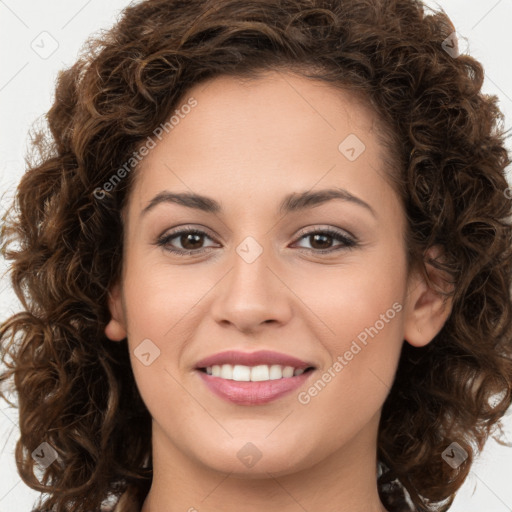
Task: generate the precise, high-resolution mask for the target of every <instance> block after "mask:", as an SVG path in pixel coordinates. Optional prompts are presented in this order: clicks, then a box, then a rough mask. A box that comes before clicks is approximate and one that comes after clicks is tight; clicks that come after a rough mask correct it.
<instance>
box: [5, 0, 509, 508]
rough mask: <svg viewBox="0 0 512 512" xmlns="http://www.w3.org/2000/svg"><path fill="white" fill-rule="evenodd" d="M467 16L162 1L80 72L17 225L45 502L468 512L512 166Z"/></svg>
mask: <svg viewBox="0 0 512 512" xmlns="http://www.w3.org/2000/svg"><path fill="white" fill-rule="evenodd" d="M453 31H454V29H453V25H452V24H451V22H450V20H449V19H448V18H447V16H446V15H445V14H444V13H443V12H434V13H433V14H432V15H427V14H426V13H425V12H424V7H423V5H422V3H421V2H419V1H414V0H396V1H393V2H383V1H379V2H375V1H371V2H370V1H364V0H352V1H343V2H341V1H339V0H336V1H334V0H330V1H327V0H315V1H312V0H311V1H310V0H301V1H296V0H294V1H291V0H290V1H283V0H281V1H279V2H278V1H270V0H269V1H258V2H254V1H240V0H236V1H234V0H222V1H215V2H207V1H198V0H193V1H187V2H178V1H169V0H149V1H145V2H142V3H140V4H138V5H135V6H132V7H129V8H127V9H126V10H125V11H124V13H123V16H122V18H121V19H120V21H119V22H118V23H117V24H116V26H115V27H114V28H113V29H112V30H111V31H110V32H108V33H106V34H104V35H103V36H101V37H100V38H98V39H96V40H93V41H91V45H90V51H89V52H88V53H84V54H83V55H82V56H81V57H80V59H79V60H78V61H77V63H76V64H75V65H74V66H73V67H71V68H70V69H68V70H66V71H64V72H62V73H61V74H60V76H59V78H58V84H57V89H56V99H55V103H54V105H53V107H52V108H51V110H50V111H49V113H48V121H49V127H50V130H51V136H49V135H48V136H47V139H44V138H39V139H38V140H36V141H34V143H35V144H36V145H37V146H38V147H39V148H40V149H41V151H42V158H41V159H40V160H39V161H37V162H33V163H32V165H31V168H30V169H29V170H28V172H27V173H26V174H25V175H24V177H23V179H22V181H21V183H20V186H19V189H18V192H17V196H16V202H15V205H14V206H15V207H16V208H15V209H13V210H12V213H11V214H10V215H8V216H7V217H6V218H5V219H4V225H3V230H2V247H3V253H4V255H5V257H6V258H8V259H9V260H10V261H12V268H11V272H12V274H11V276H12V284H13V287H14V289H15V291H16V292H17V294H18V296H19V297H20V299H21V300H22V303H23V306H24V307H25V311H23V312H21V313H19V314H18V315H15V316H13V317H11V318H9V319H8V320H7V321H6V322H4V324H3V325H2V328H1V330H0V339H1V340H2V350H3V357H4V360H5V357H6V356H7V354H9V355H10V357H11V359H12V361H11V364H10V365H9V366H8V369H7V370H6V371H5V372H4V373H3V374H2V377H1V378H2V380H3V381H7V379H9V378H14V389H15V391H16V392H17V393H18V396H19V399H18V402H19V407H20V430H21V438H20V440H19V442H18V444H17V450H16V455H17V464H18V469H19V472H20V475H21V476H22V478H23V480H24V481H25V482H26V483H27V485H30V486H31V487H32V488H34V489H37V490H40V491H42V492H44V493H46V495H47V498H46V499H45V500H44V501H41V503H40V504H39V505H38V506H40V507H41V510H56V511H57V512H60V511H64V510H73V511H77V512H78V511H84V512H85V511H90V510H99V509H100V508H101V509H102V510H115V511H117V512H120V511H123V512H124V511H128V510H130V511H132V510H134V511H141V510H142V512H159V511H163V510H165V511H167V512H169V511H170V512H175V511H180V510H189V511H195V510H198V511H212V512H213V511H218V510H223V511H228V512H229V511H234V510H240V509H242V510H244V511H248V512H253V511H260V510H268V511H274V510H279V511H285V512H287V511H292V510H299V509H301V510H318V511H324V510H339V511H348V510H350V511H351V512H354V511H363V510H364V511H369V510H370V511H379V512H380V511H389V512H391V511H406V510H422V511H434V510H442V511H444V510H448V509H449V507H450V505H451V503H452V501H453V499H454V496H455V493H456V492H457V490H458V489H459V488H460V486H461V485H462V483H463V482H464V479H465V478H466V476H467V474H468V472H469V470H470V467H471V464H472V462H473V460H474V458H475V456H476V455H477V453H478V451H479V450H481V449H482V447H483V445H484V443H485V441H486V439H487V438H488V437H489V436H490V435H491V433H492V432H493V430H494V429H495V428H496V426H498V425H499V420H500V418H501V417H502V416H503V415H504V414H505V412H506V410H507V407H508V406H509V405H510V404H511V400H512V397H511V395H512V362H511V360H510V356H511V352H512V315H511V312H512V311H511V297H510V285H511V278H510V276H511V268H512V254H511V246H512V244H511V241H512V236H511V235H512V231H511V225H510V218H509V216H510V213H511V208H510V199H509V198H508V197H507V182H506V179H505V169H506V167H507V165H508V164H509V163H510V159H509V155H508V154H507V151H506V149H505V147H504V134H503V133H502V132H500V131H499V130H498V129H497V121H498V120H499V119H500V115H501V113H500V111H499V109H498V107H497V105H496V98H494V97H487V96H485V95H483V94H482V93H481V92H480V88H481V85H482V81H483V70H482V66H481V65H480V63H478V62H477V61H476V60H475V59H474V58H472V57H470V56H467V55H458V53H457V51H456V38H455V36H454V33H453ZM45 140H46V141H49V144H47V145H45ZM15 339H16V343H15ZM4 398H5V397H4ZM37 466H38V467H39V469H41V468H42V470H43V471H42V474H43V478H42V480H41V483H40V482H39V481H37V479H36V478H35V477H34V475H33V471H34V468H35V467H37Z"/></svg>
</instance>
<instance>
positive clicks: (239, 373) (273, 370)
mask: <svg viewBox="0 0 512 512" xmlns="http://www.w3.org/2000/svg"><path fill="white" fill-rule="evenodd" d="M206 373H207V374H208V375H212V376H213V377H220V378H222V379H228V380H236V381H238V382H249V381H251V382H261V381H265V380H276V379H283V378H290V377H294V376H297V375H302V374H303V373H304V370H303V369H299V368H297V369H295V368H294V367H293V366H281V365H280V364H272V365H267V364H260V365H258V366H244V365H241V364H235V365H231V364H223V365H218V364H214V365H213V366H208V367H207V368H206Z"/></svg>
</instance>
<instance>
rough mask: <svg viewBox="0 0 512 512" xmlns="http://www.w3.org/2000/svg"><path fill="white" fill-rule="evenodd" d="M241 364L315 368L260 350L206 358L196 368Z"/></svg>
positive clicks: (305, 363)
mask: <svg viewBox="0 0 512 512" xmlns="http://www.w3.org/2000/svg"><path fill="white" fill-rule="evenodd" d="M223 364H231V365H235V364H240V365H244V366H258V365H261V364H267V365H272V364H279V365H282V366H293V367H294V368H296V369H298V368H300V369H303V370H305V369H306V368H309V367H310V366H312V367H313V366H314V365H313V364H312V363H309V362H307V361H302V360H300V359H297V358H296V357H293V356H290V355H288V354H281V353H279V352H273V351H270V350H259V351H257V352H240V351H238V350H227V351H225V352H219V353H217V354H213V355H211V356H208V357H205V358H204V359H201V360H200V361H198V362H197V363H196V368H207V367H208V366H213V365H223Z"/></svg>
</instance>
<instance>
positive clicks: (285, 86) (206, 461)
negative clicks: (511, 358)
mask: <svg viewBox="0 0 512 512" xmlns="http://www.w3.org/2000/svg"><path fill="white" fill-rule="evenodd" d="M190 97H194V98H195V99H196V100H197V106H195V107H194V108H193V109H192V110H191V112H190V113H189V114H187V115H186V116H184V118H183V119H180V122H179V124H177V125H176V126H175V127H174V128H173V129H172V130H171V131H169V132H168V133H167V134H165V136H164V137H163V138H162V140H161V141H160V142H158V144H157V145H156V147H154V148H153V149H151V151H149V153H148V155H147V156H145V157H144V159H143V160H142V162H141V164H140V166H139V168H138V169H137V175H136V180H135V182H134V186H133V189H132V190H131V193H130V196H129V201H128V203H127V205H126V209H125V211H124V212H123V216H124V217H123V219H124V222H125V233H124V236H125V245H124V255H123V270H122V277H121V280H120V282H119V283H117V284H116V285H115V286H114V287H113V288H112V290H111V295H110V302H109V307H110V312H111V321H110V322H109V324H108V325H107V326H106V329H105V333H106V335H107V336H108V338H110V339H111V340H113V341H120V340H122V339H124V338H125V337H128V343H129V348H130V356H131V364H132V368H133V372H134V376H135V379H136V382H137V386H138V388H139V390H140V393H141V396H142V398H143V400H144V402H145V404H146V406H147V407H148V410H149V412H150V413H151V416H152V418H153V431H152V441H153V468H154V477H153V483H152V487H151V490H150V492H149V494H148V497H147V499H146V501H145V503H144V506H143V509H142V511H143V512H164V511H165V512H178V511H182V512H183V511H189V512H192V511H195V510H197V511H200V512H218V511H220V510H222V511H223V512H235V511H237V512H238V511H239V510H241V509H243V510H244V512H261V510H266V511H267V512H274V511H275V512H277V511H279V512H297V511H303V510H317V511H322V512H324V511H325V512H327V511H329V512H331V511H336V512H345V511H347V512H348V511H350V512H358V511H361V512H362V511H365V512H368V511H375V512H379V511H380V512H382V511H385V508H384V507H383V505H382V503H381V502H380V500H379V497H378V493H377V483H376V449H377V432H378V423H379V418H380V414H381V408H382V405H383V403H384V401H385V399H386V396H387V394H388V392H389V389H390V386H391V384H392V382H393V378H394V375H395V371H396V368H397V364H398V359H399V354H400V349H401V346H402V344H403V343H404V340H405V342H406V343H410V344H412V345H414V346H418V347H419V346H424V345H426V344H427V343H429V342H430V341H431V340H432V339H433V338H434V336H435V335H436V334H437V333H438V332H439V330H440V329H441V328H442V326H443V324H444V323H445V321H446V319H447V318H448V315H449V313H450V311H451V304H450V303H449V302H443V300H442V298H441V297H440V296H438V295H436V294H435V293H434V292H433V290H432V289H430V288H429V287H428V285H427V283H426V282H425V280H424V279H423V277H422V276H421V275H420V274H419V273H416V272H412V273H411V274H410V275H409V276H408V275H407V272H406V258H405V255H406V248H405V246H404V242H403V238H402V237H403V233H404V229H405V222H406V219H405V215H404V212H403V210H402V207H401V205H400V202H399V201H398V197H397V195H396V194H395V192H394V190H393V189H392V188H391V186H390V185H389V184H388V182H387V181H386V176H385V171H384V168H383V154H384V153H383V151H384V149H383V148H382V147H381V146H380V145H379V143H378V141H377V138H376V130H378V125H377V118H376V114H375V113H374V112H373V111H372V110H371V109H369V108H368V107H367V106H366V105H365V104H362V103H360V102H359V101H357V100H356V98H355V97H353V96H352V95H351V94H350V93H348V92H340V91H339V90H335V89H333V88H331V86H329V85H328V84H325V83H323V82H319V81H313V80H310V79H306V78H302V77H300V76H297V75H294V74H292V73H285V72H276V71H272V72H267V73H265V74H262V75H261V76H260V77H258V79H257V80H253V81H241V80H240V79H239V78H233V77H225V76H223V77H218V78H215V79H213V80H210V81H209V82H207V83H206V87H205V84H201V85H198V86H195V87H193V88H192V89H190V90H189V91H188V92H187V94H186V97H185V99H184V101H183V102H182V104H184V103H185V102H186V100H187V99H188V98H190ZM349 134H355V135H356V136H357V137H358V138H359V139H360V140H361V141H363V143H364V145H365V147H366V149H365V150H364V151H363V152H362V153H361V154H360V156H359V157H358V158H356V159H355V160H354V161H350V160H349V159H347V158H346V157H345V156H344V154H342V153H341V152H340V151H339V149H338V146H339V144H340V142H342V141H343V140H344V139H345V138H346V137H347V135H349ZM332 187H342V188H345V189H347V190H348V191H350V192H351V193H352V194H353V195H355V196H357V197H359V198H361V199H362V200H364V201H365V202H367V203H368V204H369V205H370V206H371V207H372V208H373V210H374V212H375V216H374V215H372V213H371V212H370V211H369V210H368V209H367V208H364V207H362V206H360V205H358V204H356V203H354V202H349V201H342V200H339V199H335V200H330V201H327V202H325V203H322V204H319V205H316V206H314V207H310V208H308V209H305V210H302V211H297V212H292V213H288V214H287V215H284V216H283V215H279V213H278V211H277V208H278V205H279V204H280V201H281V200H282V198H283V197H284V196H285V195H287V194H289V193H292V192H300V191H306V190H311V189H313V190H319V189H324V188H332ZM163 190H168V191H172V192H194V193H198V194H202V195H206V196H209V197H211V198H213V199H215V200H217V201H218V202H220V203H221V205H222V211H221V212H220V213H208V212H202V211H199V210H195V209H191V208H187V207H185V206H182V205H179V204H176V203H171V202H166V203H165V202H164V203H160V204H158V205H157V206H155V207H154V208H153V209H151V210H149V211H148V212H147V213H146V214H145V215H142V216H141V212H142V210H143V209H144V208H145V207H146V206H147V205H148V203H149V202H150V200H151V199H152V198H153V197H154V196H156V195H157V194H158V193H160V192H161V191H163ZM178 226H180V227H183V226H191V227H195V228H197V229H201V230H203V231H205V232H206V233H207V235H206V236H204V237H202V238H199V240H195V239H192V240H191V239H190V238H187V237H186V236H182V237H180V236H177V237H175V238H173V239H172V241H171V242H168V247H169V246H172V247H174V248H177V249H180V248H188V249H194V248H196V250H197V249H200V248H204V247H209V249H207V252H205V253H202V254H198V255H185V256H178V255H174V254H172V253H170V252H168V251H166V249H165V248H164V247H161V246H158V245H156V244H155V242H156V241H157V239H158V238H159V237H160V236H161V235H162V234H165V233H169V232H170V231H171V229H172V228H176V227H178ZM326 227H332V228H333V229H336V230H337V231H339V232H341V233H342V234H344V235H346V236H352V238H353V237H355V238H356V239H357V241H358V245H357V246H356V247H353V248H347V247H345V246H344V245H343V242H340V241H339V240H337V239H335V238H329V237H328V236H327V238H326V239H322V240H320V242H318V241H317V242H315V239H314V238H313V237H311V236H304V235H303V234H301V233H299V230H301V229H302V228H307V230H308V232H310V233H316V232H318V231H320V232H321V231H322V228H326ZM248 236H251V237H252V238H253V239H254V240H255V241H256V242H257V243H258V244H259V246H260V247H261V249H262V251H263V252H262V253H261V254H260V255H259V257H257V258H256V259H255V261H253V262H252V263H248V262H247V261H246V260H245V259H244V258H242V257H241V256H239V254H238V253H237V251H236V248H237V247H238V246H239V245H240V244H241V242H242V241H243V240H244V239H245V238H246V237H248ZM324 236H325V235H324ZM182 244H183V245H182ZM340 247H341V250H338V251H334V252H332V253H331V254H320V253H318V251H319V250H320V249H322V248H324V249H329V248H340ZM308 249H309V252H308ZM250 250H254V249H250ZM437 250H438V249H437V248H433V249H432V250H431V255H435V254H438V253H437ZM315 251H316V252H315ZM432 272H434V270H432ZM431 277H432V278H433V279H434V280H436V279H437V276H436V275H435V274H434V273H432V274H431ZM394 303H398V304H400V305H401V306H402V307H401V308H400V311H399V312H396V315H394V318H392V319H391V320H389V321H388V322H384V327H383V328H381V329H380V330H379V331H378V334H377V335H374V337H373V338H368V343H367V345H366V346H364V345H362V344H361V343H359V345H361V347H362V349H361V350H360V351H359V352H358V353H357V355H354V357H353V358H352V359H351V360H350V361H347V364H346V365H345V366H344V367H343V369H342V370H341V371H339V372H334V373H335V374H336V376H335V377H333V378H332V379H331V381H330V382H329V383H328V384H327V385H326V386H325V387H324V388H323V389H322V390H321V391H320V392H318V394H317V395H316V396H314V397H311V400H310V401H309V402H308V403H307V404H305V403H300V401H299V400H298V398H297V397H298V393H299V392H300V391H304V390H306V391H307V390H308V389H309V388H310V387H311V386H312V384H313V383H314V382H315V381H317V380H318V379H319V378H321V376H322V374H324V373H325V372H328V370H329V368H331V372H332V367H333V363H334V362H335V361H336V360H337V358H338V356H343V354H345V353H346V351H347V350H348V349H349V348H350V346H351V343H352V342H353V341H354V340H356V339H357V336H358V334H360V333H361V332H362V331H364V330H365V328H368V327H370V326H374V325H375V324H376V321H377V320H379V318H382V317H381V315H382V314H385V313H386V311H387V310H389V309H390V308H392V305H393V304H394ZM144 339H150V340H151V342H152V343H154V345H155V346H157V347H158V348H159V350H160V355H159V357H157V358H156V359H155V360H154V361H153V362H152V363H151V364H150V365H149V366H145V365H144V364H142V363H141V362H140V360H139V359H138V358H137V357H136V356H135V355H134V350H135V349H136V348H137V346H138V345H139V344H140V343H141V342H142V340H144ZM227 349H239V350H242V351H248V352H250V351H255V350H259V349H267V350H274V351H278V352H284V353H287V354H291V355H294V356H296V357H298V358H300V359H303V360H305V361H313V362H314V363H315V366H316V368H317V369H316V370H315V372H314V373H313V374H311V375H310V377H309V379H308V381H307V382H306V383H304V385H303V386H302V387H301V388H300V389H298V390H297V391H293V392H292V393H290V394H288V395H286V396H284V397H281V398H279V399H278V400H275V401H273V402H270V403H267V404H264V405H257V406H254V405H253V406H243V405H235V404H233V403H230V402H227V401H225V400H223V399H222V398H219V397H217V396H216V395H214V394H212V393H211V392H210V391H209V389H208V388H207V387H206V386H205V385H204V384H203V382H202V380H201V379H200V378H199V375H198V374H197V371H196V370H194V367H195V363H196V362H197V361H198V360H199V359H202V358H204V357H206V356H209V355H212V354H215V353H217V352H220V351H224V350H227ZM248 442H251V443H253V445H255V446H256V447H257V449H258V450H259V453H260V454H261V458H260V459H259V461H258V462H257V463H256V464H255V465H253V466H252V467H248V466H247V465H245V464H243V463H242V462H241V460H240V459H239V458H238V457H237V453H238V451H239V450H240V449H241V448H242V447H244V445H246V443H248Z"/></svg>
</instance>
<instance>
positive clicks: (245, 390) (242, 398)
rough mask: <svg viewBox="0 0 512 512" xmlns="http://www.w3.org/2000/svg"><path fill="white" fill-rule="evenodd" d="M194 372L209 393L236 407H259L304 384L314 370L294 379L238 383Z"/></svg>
mask: <svg viewBox="0 0 512 512" xmlns="http://www.w3.org/2000/svg"><path fill="white" fill-rule="evenodd" d="M196 371H197V372H198V373H199V375H200V377H201V379H203V382H204V383H205V384H206V386H207V387H208V388H209V389H210V391H212V392H213V393H215V394H216V395H217V396H220V397H221V398H224V399H225V400H228V401H230V402H232V403H235V404H237V405H261V404H266V403H268V402H271V401H272V400H276V399H277V398H279V397H281V396H283V395H286V394H287V393H290V392H291V391H293V390H294V389H297V388H298V387H299V386H301V385H302V384H304V382H305V381H306V380H307V379H308V378H309V376H310V375H311V374H312V373H313V372H314V370H309V371H307V372H304V373H302V374H300V375H297V376H294V377H284V378H282V379H275V380H265V381H260V382H251V381H249V382H248V381H245V382H239V381H236V380H229V379H223V378H221V377H213V376H212V375H208V374H207V373H205V372H203V371H201V370H196Z"/></svg>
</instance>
